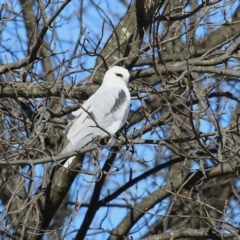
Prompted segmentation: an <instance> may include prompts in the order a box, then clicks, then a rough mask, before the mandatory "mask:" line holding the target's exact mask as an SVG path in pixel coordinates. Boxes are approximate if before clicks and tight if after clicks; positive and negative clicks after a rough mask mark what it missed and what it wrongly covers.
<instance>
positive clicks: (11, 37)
mask: <svg viewBox="0 0 240 240" xmlns="http://www.w3.org/2000/svg"><path fill="white" fill-rule="evenodd" d="M95 3H96V5H97V6H99V7H100V8H99V9H96V6H94V5H92V4H91V3H90V1H84V4H83V15H82V16H81V15H80V12H79V9H80V1H77V0H73V1H71V2H70V4H69V5H67V7H66V8H65V9H64V11H63V12H62V13H61V14H60V16H59V17H58V18H57V20H56V21H55V23H54V24H56V29H55V30H54V33H53V34H52V33H51V32H50V31H49V34H48V40H49V41H51V43H52V44H51V47H52V48H53V47H54V44H56V46H55V47H56V49H57V50H56V51H59V52H61V51H64V52H65V51H67V52H66V53H63V54H59V55H58V56H56V57H54V58H53V62H54V63H55V65H58V64H59V62H61V61H62V60H63V59H65V60H66V59H69V58H70V57H71V55H72V52H73V50H74V47H75V45H76V42H77V39H78V38H79V33H80V32H81V31H82V32H84V34H83V35H82V36H81V38H80V42H81V43H82V42H83V39H84V38H89V40H91V41H93V42H94V43H96V42H97V41H98V39H99V37H100V36H101V32H102V25H103V19H104V18H105V19H106V23H105V26H104V36H103V40H102V43H101V44H100V47H99V50H100V48H101V47H103V46H104V44H105V42H106V40H107V39H108V37H109V36H110V34H111V32H112V27H111V25H110V24H109V22H108V20H107V18H106V16H104V14H103V13H102V10H103V11H106V12H107V13H108V15H107V17H108V18H110V19H111V21H112V22H113V24H114V25H115V26H116V24H117V23H118V22H119V20H120V18H121V17H122V15H123V14H124V13H125V11H126V7H125V6H124V5H123V4H121V3H119V2H118V1H111V0H108V1H103V0H100V1H95ZM7 4H11V3H7ZM54 4H55V5H52V6H51V5H50V6H49V9H51V7H55V8H56V7H57V4H56V3H54ZM58 4H61V3H58ZM235 7H236V6H231V8H230V7H229V8H227V10H226V14H227V16H229V17H230V16H231V14H232V13H233V12H234V9H235ZM12 8H14V10H15V12H18V11H19V10H20V7H19V5H18V1H15V2H12ZM47 13H48V12H47ZM4 14H5V15H4ZM11 16H13V15H12V14H7V12H4V11H3V17H6V18H10V17H11ZM49 17H50V15H49ZM210 20H212V21H213V20H214V22H213V23H216V22H218V23H219V24H222V23H224V19H223V17H222V12H219V14H215V15H214V16H213V18H212V19H211V18H210ZM204 21H205V20H203V23H204ZM0 24H1V27H2V32H1V33H2V34H1V44H2V45H0V53H1V56H2V58H1V62H3V63H9V62H14V61H16V60H17V59H21V58H22V57H25V56H26V53H27V44H26V42H27V40H26V32H25V29H24V24H23V22H22V21H17V23H14V24H13V25H11V24H12V22H11V21H8V22H5V23H4V22H0ZM4 24H6V25H4ZM209 27H211V24H209ZM206 33H207V30H206V28H205V27H199V28H198V29H197V31H196V35H197V36H199V37H202V36H203V35H204V34H206ZM87 47H88V49H89V50H92V48H91V46H90V45H87ZM77 54H79V55H81V57H79V58H76V59H74V60H73V61H72V69H71V70H70V71H69V72H70V75H69V77H67V78H66V79H65V81H68V82H69V81H71V79H72V78H73V79H74V80H76V82H79V81H82V80H84V79H87V77H88V76H89V73H90V72H91V71H92V69H93V68H94V66H95V57H89V56H86V55H84V54H83V50H82V48H81V46H80V45H78V49H77ZM80 64H82V66H84V68H86V69H87V70H89V71H84V70H82V69H81V65H80ZM35 71H36V72H39V73H42V67H41V64H36V66H35ZM16 77H17V74H16ZM223 87H224V86H223ZM226 87H228V88H229V85H228V86H226ZM212 101H214V99H212ZM216 104H218V103H214V102H213V105H216ZM138 105H139V103H137V101H136V102H133V106H132V108H133V109H136V108H137V107H138ZM231 105H235V102H232V101H229V102H228V103H227V106H226V108H225V111H226V115H225V116H228V115H229V111H230V110H231V109H230V106H231ZM226 118H227V117H226ZM142 124H143V123H141V124H138V125H136V126H134V127H136V128H138V129H140V128H141V127H142ZM221 124H222V125H223V126H228V124H229V123H228V121H227V119H224V117H223V119H222V120H221ZM200 130H201V131H202V132H207V131H209V130H213V129H211V128H210V127H209V124H208V123H206V122H204V121H202V123H201V128H200ZM131 131H133V128H131V129H130V132H131ZM159 136H160V137H162V138H163V137H164V135H163V133H161V132H160V133H159V134H153V135H151V134H149V133H148V134H145V135H143V136H142V138H150V139H158V138H159ZM135 150H136V154H135V155H134V158H133V157H132V156H131V154H130V153H129V152H125V153H124V154H123V155H122V156H121V157H120V159H118V160H117V161H116V162H114V165H116V166H118V167H119V166H121V165H122V162H123V159H125V163H124V168H123V169H122V170H121V171H119V172H114V173H112V174H110V175H109V176H108V178H107V182H106V185H105V186H104V188H103V191H102V196H101V198H104V197H105V196H107V195H108V194H109V193H112V192H113V191H114V190H115V189H116V188H117V187H120V186H122V185H124V184H125V183H126V182H128V181H129V174H130V171H132V174H133V175H132V177H133V178H134V177H136V176H139V175H140V174H141V173H142V172H143V171H145V170H146V165H147V167H148V169H150V168H151V167H154V166H155V164H156V162H157V163H158V164H159V163H160V162H164V161H165V160H166V156H167V155H169V152H168V151H167V150H166V149H164V148H163V150H162V152H160V153H159V155H156V154H155V149H154V146H141V145H139V146H136V149H135ZM106 152H107V151H106V150H103V151H102V154H103V157H102V158H101V159H102V161H101V164H100V165H101V166H102V165H103V164H104V160H105V159H106ZM143 159H144V160H146V162H142V163H139V161H137V160H141V161H143ZM84 167H85V169H88V170H91V171H93V172H94V171H96V170H98V168H99V166H94V162H93V161H90V162H89V161H88V162H85V164H84ZM193 167H194V166H193ZM198 167H199V166H198V165H197V166H196V168H198ZM36 172H37V175H38V176H41V175H42V172H43V167H42V166H40V165H39V166H36ZM165 176H167V171H166V172H164V171H162V173H161V174H156V175H154V176H151V177H149V178H147V179H145V180H142V181H141V182H139V183H138V184H136V185H134V186H133V187H132V188H130V189H129V190H127V191H126V192H124V193H123V194H121V195H120V196H119V197H118V198H117V199H116V200H113V201H112V202H111V203H110V204H119V205H123V204H125V203H126V202H125V201H124V200H123V198H126V199H132V198H135V199H137V200H136V202H139V201H141V200H142V199H143V198H144V197H146V196H148V195H149V194H150V193H151V192H153V191H155V190H156V189H157V186H156V185H154V184H153V183H152V180H153V179H154V180H155V181H156V182H157V183H158V185H163V184H164V182H165ZM39 180H40V179H39ZM91 181H96V178H95V177H94V176H88V175H84V174H79V175H78V176H77V178H76V180H75V181H74V184H73V185H72V188H71V192H70V195H71V200H72V201H73V202H74V201H76V199H77V201H78V202H82V203H88V202H89V200H90V197H91V193H92V189H93V185H94V184H92V183H91ZM36 187H37V185H36ZM101 198H100V199H101ZM167 203H168V200H167V199H166V200H165V201H164V202H162V203H159V204H158V205H156V206H155V207H154V208H153V209H151V210H149V212H151V213H155V214H156V216H155V217H153V216H151V215H146V216H145V217H144V218H143V219H141V220H140V221H139V223H138V224H136V226H134V227H133V231H134V230H136V229H137V231H136V232H135V233H133V234H132V236H133V238H134V239H138V238H139V237H140V236H141V235H142V234H144V233H145V231H146V229H147V228H146V227H145V226H144V224H145V223H146V222H148V224H149V225H151V224H152V223H153V222H154V220H156V219H159V218H160V217H161V215H162V214H163V213H164V212H165V206H166V205H167ZM69 209H70V210H71V211H72V212H73V213H74V214H75V212H74V207H72V206H70V207H69ZM85 212H86V208H85V207H82V208H80V209H79V210H78V212H77V213H76V215H74V217H73V219H72V222H71V224H70V227H69V228H67V227H65V228H64V229H63V233H64V232H65V231H67V233H66V234H67V236H66V238H65V239H72V238H73V237H74V236H75V235H76V232H74V231H75V230H77V229H78V228H79V226H80V224H81V222H82V220H83V216H84V214H85ZM127 212H129V210H126V209H124V208H120V207H115V208H112V210H109V209H108V208H106V207H103V208H101V209H100V210H99V211H98V213H97V215H96V217H95V218H94V220H93V223H92V225H91V228H92V229H91V230H90V231H89V232H88V233H89V234H91V233H96V232H98V229H99V227H100V226H101V227H102V229H105V230H110V231H111V229H114V227H115V226H117V224H118V223H120V221H121V220H122V219H123V218H124V216H125V215H126V214H127ZM103 218H104V219H105V220H104V221H103V222H102V220H103ZM68 221H69V218H66V226H68ZM71 231H73V232H72V233H71ZM96 236H97V238H98V239H101V238H102V239H105V238H106V237H107V236H108V234H106V233H99V234H98V235H95V237H96ZM95 237H94V238H95ZM88 239H93V237H92V236H91V235H90V236H89V238H88ZM95 239H96V238H95Z"/></svg>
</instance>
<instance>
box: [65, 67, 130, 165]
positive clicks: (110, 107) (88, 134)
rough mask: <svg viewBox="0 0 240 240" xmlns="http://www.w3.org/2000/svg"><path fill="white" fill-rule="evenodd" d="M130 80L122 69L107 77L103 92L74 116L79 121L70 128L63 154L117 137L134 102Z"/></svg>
mask: <svg viewBox="0 0 240 240" xmlns="http://www.w3.org/2000/svg"><path fill="white" fill-rule="evenodd" d="M129 77H130V75H129V72H128V70H127V69H125V68H123V67H118V66H114V67H112V68H110V69H109V70H108V71H107V72H106V73H105V75H104V78H103V82H102V85H101V86H100V88H99V89H98V90H97V91H96V92H95V93H94V94H93V95H92V96H91V97H90V98H89V99H88V100H86V101H85V102H84V103H83V104H82V107H81V108H79V109H78V110H77V111H75V112H73V113H72V114H73V115H74V116H76V118H75V119H74V120H73V121H72V122H70V123H69V124H68V126H67V128H66V135H67V139H68V144H67V145H66V147H65V148H64V149H63V151H62V153H67V152H72V151H79V150H80V149H81V148H83V147H84V146H86V145H87V144H88V143H90V142H92V141H93V139H95V138H97V139H102V138H105V137H110V136H113V135H114V134H115V133H116V132H117V131H118V130H119V129H120V128H121V127H122V126H123V125H124V123H125V122H126V120H127V116H128V113H129V108H130V100H131V97H130V93H129V90H128V88H127V85H128V81H129ZM73 158H74V157H72V158H69V159H68V161H67V162H66V163H65V164H64V166H65V167H67V166H68V165H69V164H70V163H71V161H72V159H73Z"/></svg>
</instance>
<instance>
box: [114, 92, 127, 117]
mask: <svg viewBox="0 0 240 240" xmlns="http://www.w3.org/2000/svg"><path fill="white" fill-rule="evenodd" d="M126 99H127V95H126V93H125V92H124V91H123V90H121V91H120V92H119V93H118V98H117V99H116V101H115V103H114V105H113V107H112V109H111V110H110V113H111V112H115V111H117V110H118V108H119V107H120V106H121V105H122V104H123V103H124V101H125V100H126Z"/></svg>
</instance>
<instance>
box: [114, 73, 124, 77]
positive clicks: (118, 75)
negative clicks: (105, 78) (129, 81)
mask: <svg viewBox="0 0 240 240" xmlns="http://www.w3.org/2000/svg"><path fill="white" fill-rule="evenodd" d="M115 74H116V76H117V77H123V75H122V74H121V73H115Z"/></svg>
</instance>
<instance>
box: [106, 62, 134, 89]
mask: <svg viewBox="0 0 240 240" xmlns="http://www.w3.org/2000/svg"><path fill="white" fill-rule="evenodd" d="M129 78H130V74H129V72H128V70H127V69H126V68H123V67H119V66H114V67H111V68H109V69H108V71H107V72H106V73H105V75H104V78H103V83H104V84H108V85H118V84H120V85H122V84H124V85H125V86H127V84H128V82H129Z"/></svg>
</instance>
